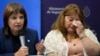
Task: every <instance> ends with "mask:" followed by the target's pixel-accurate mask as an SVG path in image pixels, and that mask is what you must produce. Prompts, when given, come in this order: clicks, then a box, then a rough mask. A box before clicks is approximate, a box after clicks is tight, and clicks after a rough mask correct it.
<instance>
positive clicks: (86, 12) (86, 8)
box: [83, 6, 90, 17]
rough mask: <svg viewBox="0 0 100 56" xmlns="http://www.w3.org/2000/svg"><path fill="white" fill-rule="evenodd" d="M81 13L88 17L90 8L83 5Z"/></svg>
mask: <svg viewBox="0 0 100 56" xmlns="http://www.w3.org/2000/svg"><path fill="white" fill-rule="evenodd" d="M83 13H84V16H85V17H89V16H90V9H89V7H88V6H85V7H84V9H83Z"/></svg>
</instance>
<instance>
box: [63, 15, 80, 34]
mask: <svg viewBox="0 0 100 56" xmlns="http://www.w3.org/2000/svg"><path fill="white" fill-rule="evenodd" d="M77 21H80V18H79V16H78V15H71V16H65V28H66V29H67V31H68V33H75V32H76V27H75V25H74V24H73V23H74V22H77Z"/></svg>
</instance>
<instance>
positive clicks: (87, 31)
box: [84, 29, 100, 45]
mask: <svg viewBox="0 0 100 56" xmlns="http://www.w3.org/2000/svg"><path fill="white" fill-rule="evenodd" d="M84 33H85V35H86V36H87V37H88V38H89V39H90V40H92V41H94V42H95V43H96V44H98V45H100V43H99V41H98V40H97V37H96V35H95V34H94V33H93V32H92V31H91V30H90V29H85V31H84Z"/></svg>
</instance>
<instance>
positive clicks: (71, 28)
mask: <svg viewBox="0 0 100 56" xmlns="http://www.w3.org/2000/svg"><path fill="white" fill-rule="evenodd" d="M44 46H45V48H46V50H45V52H44V53H45V55H47V56H98V55H99V51H100V44H99V42H98V40H97V38H96V36H95V35H94V34H93V32H92V31H91V30H90V29H89V27H88V26H87V25H86V23H85V22H84V15H83V11H82V9H81V8H80V7H79V6H78V5H77V4H68V5H67V6H66V7H65V8H64V10H63V11H62V12H61V13H60V14H59V16H58V18H57V20H56V21H55V22H54V24H53V25H52V30H51V31H50V32H49V33H48V34H47V36H46V38H45V41H44Z"/></svg>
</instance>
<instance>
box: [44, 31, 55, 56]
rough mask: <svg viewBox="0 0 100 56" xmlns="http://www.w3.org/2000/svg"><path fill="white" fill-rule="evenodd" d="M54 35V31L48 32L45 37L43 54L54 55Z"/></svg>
mask: <svg viewBox="0 0 100 56" xmlns="http://www.w3.org/2000/svg"><path fill="white" fill-rule="evenodd" d="M56 39H57V38H56V34H55V32H54V31H50V32H49V33H48V34H47V36H46V37H45V41H44V46H45V48H46V49H45V52H44V54H45V55H46V54H48V53H51V52H54V53H56V52H57V51H56Z"/></svg>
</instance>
